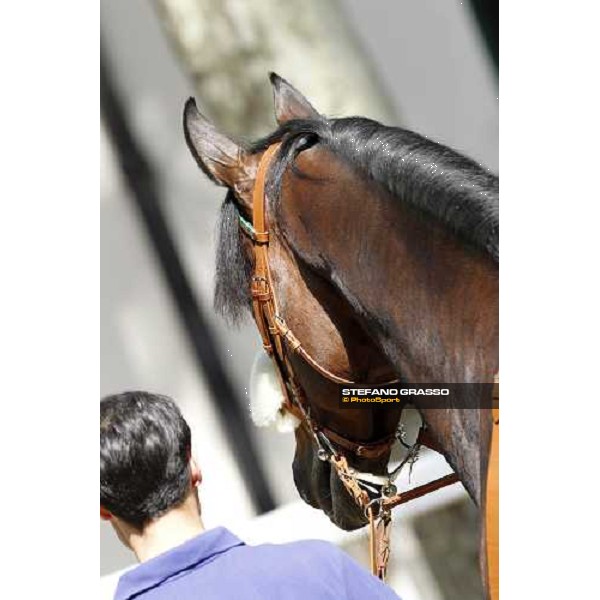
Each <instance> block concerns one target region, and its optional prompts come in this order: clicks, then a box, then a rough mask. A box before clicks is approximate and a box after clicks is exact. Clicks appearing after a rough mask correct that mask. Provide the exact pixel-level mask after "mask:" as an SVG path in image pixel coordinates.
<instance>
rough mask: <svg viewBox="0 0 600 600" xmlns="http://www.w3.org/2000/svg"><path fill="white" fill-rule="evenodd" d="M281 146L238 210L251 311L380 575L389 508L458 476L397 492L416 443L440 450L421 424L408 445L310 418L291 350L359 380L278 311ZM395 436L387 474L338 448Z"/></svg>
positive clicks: (291, 405)
mask: <svg viewBox="0 0 600 600" xmlns="http://www.w3.org/2000/svg"><path fill="white" fill-rule="evenodd" d="M279 146H280V143H276V144H273V145H271V146H269V147H268V148H267V150H266V151H265V153H264V154H263V156H262V157H261V160H260V163H259V166H258V172H257V175H256V181H255V185H254V190H253V196H252V204H253V207H252V208H253V210H252V221H253V222H252V223H250V222H249V221H247V220H246V219H245V218H244V217H242V216H241V215H239V223H240V227H241V229H242V231H243V232H244V233H245V234H246V235H247V236H248V237H249V238H250V239H251V240H252V246H253V250H254V259H255V260H254V272H253V275H252V280H251V294H252V312H253V315H254V320H255V322H256V325H257V327H258V330H259V332H260V336H261V338H262V342H263V348H264V350H265V352H266V353H267V354H268V355H269V356H270V357H271V358H272V360H273V361H274V362H275V365H276V371H277V374H278V377H279V381H280V384H281V387H282V390H283V393H284V399H285V400H284V408H285V410H287V411H289V412H291V413H292V414H293V415H294V416H296V417H297V418H298V419H299V421H300V423H301V424H302V426H303V427H304V428H305V429H306V430H307V432H308V433H309V434H310V435H311V436H312V438H313V441H314V443H315V445H316V447H317V453H318V457H319V459H320V460H322V461H325V462H329V463H330V464H331V465H332V466H333V467H334V468H335V470H336V473H337V475H338V477H339V478H340V480H341V481H342V483H343V484H344V486H345V488H346V489H347V491H348V492H349V493H350V495H351V496H352V497H353V499H354V501H355V502H356V504H357V505H358V506H359V507H360V508H361V509H362V510H363V512H364V514H365V516H366V517H367V518H368V519H369V532H370V550H371V570H372V572H373V574H374V575H376V576H377V577H379V578H380V579H382V580H384V579H385V573H386V569H387V563H388V560H389V555H390V525H391V520H392V519H391V511H392V509H393V508H395V507H396V506H399V505H400V504H404V503H406V502H409V501H410V500H414V499H415V498H419V497H421V496H424V495H425V494H429V493H431V492H433V491H435V490H438V489H440V488H442V487H445V486H448V485H451V484H454V483H456V482H458V481H459V479H458V476H457V475H456V474H454V473H452V474H450V475H446V476H444V477H441V478H439V479H436V480H434V481H432V482H429V483H427V484H424V485H421V486H418V487H415V488H413V489H410V490H407V491H405V492H402V493H398V492H397V489H396V486H395V485H394V480H395V479H396V477H397V476H398V475H399V473H400V470H401V469H402V467H403V466H404V465H405V464H407V463H412V462H414V461H415V460H416V458H417V456H418V451H419V448H420V446H421V445H425V446H427V447H429V448H431V449H433V450H435V451H437V452H439V451H440V449H439V447H438V446H437V444H435V443H434V441H433V440H432V439H431V438H430V437H429V436H428V434H427V431H426V430H425V428H424V426H421V429H420V431H419V435H418V437H417V440H416V442H415V443H414V444H413V445H412V446H407V445H406V444H404V441H403V439H402V431H401V430H400V429H399V430H398V431H397V432H395V433H394V434H391V435H389V436H387V437H385V438H382V439H379V440H376V441H374V442H368V443H365V442H357V441H354V440H351V439H349V438H347V437H345V436H343V435H341V434H339V433H337V432H335V431H333V430H331V429H329V428H327V427H324V426H322V425H319V423H317V422H316V421H315V420H314V419H313V418H312V416H311V412H310V406H309V404H308V403H307V401H306V397H305V394H304V391H303V389H302V387H301V386H300V385H299V384H298V382H297V379H296V376H295V374H294V370H293V368H292V365H291V363H290V360H289V353H295V354H298V355H299V356H300V357H302V359H303V360H304V361H306V363H308V364H309V365H310V366H311V367H312V368H313V369H314V370H315V371H316V372H317V373H319V374H320V375H322V376H323V377H325V378H326V379H329V380H330V381H333V382H335V383H338V384H348V385H355V384H357V382H355V381H351V380H349V379H346V378H344V377H340V376H338V375H336V374H335V373H332V372H331V371H329V370H328V369H326V368H325V367H323V366H322V365H320V364H319V363H318V362H317V361H316V360H315V359H314V358H313V357H312V356H311V355H310V354H309V353H308V351H306V350H305V349H304V348H303V346H302V344H301V342H300V341H299V340H298V338H297V337H296V336H295V335H294V334H293V332H292V331H291V329H290V327H289V326H288V325H287V323H286V322H285V319H284V318H283V317H282V316H281V314H280V313H279V308H278V304H277V299H276V297H275V294H274V290H273V286H272V279H271V272H270V268H269V257H268V249H269V228H268V224H267V221H266V214H265V212H266V194H265V181H266V177H267V173H268V170H269V166H270V164H271V161H272V160H273V158H274V156H275V153H276V152H277V150H278V148H279ZM397 381H398V379H395V380H392V381H388V382H385V383H382V382H380V383H377V384H376V385H385V384H386V383H395V382H397ZM365 385H368V384H365ZM371 385H373V384H371ZM396 440H399V441H400V442H401V443H402V444H403V445H404V446H406V447H408V448H409V450H408V455H407V457H406V458H405V459H404V460H403V461H402V463H401V464H400V465H399V467H397V468H396V469H395V470H394V471H393V472H392V473H388V474H387V475H375V474H373V473H362V472H360V471H357V470H356V469H353V468H352V467H350V465H349V464H348V460H347V458H346V456H345V455H344V454H343V452H342V451H345V452H348V453H350V454H353V455H354V456H357V457H360V458H367V459H377V458H381V457H383V456H385V455H387V454H389V453H390V452H391V449H392V446H393V444H394V443H395V441H396ZM489 487H490V486H488V491H489Z"/></svg>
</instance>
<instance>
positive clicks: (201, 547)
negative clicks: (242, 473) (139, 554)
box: [114, 527, 244, 600]
mask: <svg viewBox="0 0 600 600" xmlns="http://www.w3.org/2000/svg"><path fill="white" fill-rule="evenodd" d="M242 545H244V542H242V541H241V540H240V539H239V538H237V537H236V536H235V535H233V533H231V532H230V531H229V530H227V529H225V527H216V528H215V529H209V530H208V531H204V532H203V533H201V534H200V535H198V536H196V537H194V538H192V539H191V540H188V541H187V542H184V543H183V544H181V545H180V546H176V547H175V548H173V549H172V550H168V551H167V552H164V553H163V554H159V555H158V556H155V557H154V558H151V559H150V560H147V561H145V562H143V563H141V564H140V565H138V566H137V567H135V568H134V569H132V570H131V571H128V572H127V573H124V574H123V575H122V576H121V578H120V579H119V584H118V585H117V591H116V592H115V597H114V600H127V599H128V598H132V597H133V596H135V595H136V594H139V593H141V592H144V591H146V590H148V589H150V588H153V587H156V586H158V585H160V584H161V583H163V582H164V581H165V580H167V579H169V578H170V577H172V576H173V575H175V574H177V573H179V572H181V571H185V570H186V569H190V568H192V567H194V566H196V565H199V564H200V563H202V562H204V561H205V560H207V559H209V558H211V557H213V556H216V555H217V554H221V553H222V552H226V551H227V550H230V549H231V548H233V547H235V546H242Z"/></svg>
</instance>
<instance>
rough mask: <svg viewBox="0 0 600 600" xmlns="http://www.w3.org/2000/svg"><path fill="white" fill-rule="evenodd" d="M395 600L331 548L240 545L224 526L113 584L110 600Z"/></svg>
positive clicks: (326, 545)
mask: <svg viewBox="0 0 600 600" xmlns="http://www.w3.org/2000/svg"><path fill="white" fill-rule="evenodd" d="M133 598H136V599H137V598H140V599H142V598H143V599H145V600H167V599H168V600H216V599H219V600H346V599H347V600H365V599H367V598H376V599H379V598H381V599H382V600H398V596H396V594H395V593H394V592H393V591H392V590H391V588H389V587H388V586H386V585H385V584H383V583H381V581H379V580H378V579H377V578H376V577H373V575H371V574H370V573H369V572H368V571H366V570H365V569H363V567H361V566H360V565H358V564H357V563H356V562H354V561H353V560H352V559H351V558H350V557H349V556H348V555H346V554H345V553H344V552H342V551H341V550H338V548H336V547H335V546H333V545H332V544H329V543H327V542H320V541H302V542H293V543H291V544H281V545H273V544H263V545H260V546H246V544H244V542H242V541H241V540H240V539H238V538H237V537H236V536H235V535H233V534H232V533H231V532H230V531H228V530H227V529H225V528H224V527H217V528H216V529H211V530H209V531H205V532H204V533H201V534H200V535H199V536H197V537H195V538H192V539H191V540H188V541H187V542H185V543H184V544H181V545H180V546H177V547H176V548H173V550H169V551H168V552H165V553H164V554H160V555H159V556H156V557H155V558H152V559H150V560H148V561H146V562H144V563H141V564H140V565H138V566H137V567H135V568H134V569H132V570H131V571H128V572H127V573H125V574H123V575H122V576H121V578H120V579H119V584H118V586H117V591H116V592H115V600H130V599H131V600H132V599H133Z"/></svg>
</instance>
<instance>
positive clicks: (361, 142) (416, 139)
mask: <svg viewBox="0 0 600 600" xmlns="http://www.w3.org/2000/svg"><path fill="white" fill-rule="evenodd" d="M275 142H281V147H280V149H279V152H278V154H277V156H276V158H275V160H274V162H273V165H272V167H271V172H270V174H269V182H268V193H269V196H270V198H271V199H272V200H275V201H276V200H277V198H278V197H279V192H280V188H281V181H282V178H283V174H284V173H285V171H286V170H287V169H288V168H291V169H294V168H295V167H294V160H295V158H296V156H297V155H298V153H299V152H301V151H302V150H303V149H304V148H306V147H308V146H310V145H312V144H314V143H320V144H324V145H325V146H327V147H328V148H329V149H330V150H331V151H332V152H334V153H335V154H336V155H337V156H339V157H340V158H342V159H343V160H345V161H346V162H347V163H348V164H349V165H350V166H351V167H353V168H354V169H356V171H357V172H359V173H361V174H362V175H363V176H365V177H368V178H370V179H372V180H373V181H376V182H377V183H379V184H381V185H383V186H384V187H385V188H387V189H388V190H389V191H390V192H391V193H392V194H393V195H394V196H396V197H397V198H398V199H399V200H400V201H402V202H406V203H408V204H410V205H412V206H414V207H415V208H417V209H419V210H422V211H424V212H426V213H428V214H429V215H431V216H432V217H434V218H436V219H438V220H440V221H441V222H442V223H444V224H445V225H446V226H447V227H449V228H450V229H452V230H453V231H454V232H455V233H456V234H458V235H459V236H460V237H461V238H462V239H464V240H465V241H466V242H467V243H470V244H473V245H475V246H476V247H478V248H480V249H482V250H484V251H485V252H487V253H488V254H489V255H490V256H491V257H492V258H493V259H494V260H495V261H498V256H499V249H498V230H499V227H498V220H499V214H498V178H497V177H496V176H495V175H493V174H491V173H489V172H487V171H486V170H485V169H483V168H482V167H480V166H479V165H478V164H477V163H476V162H474V161H473V160H471V159H469V158H467V157H465V156H463V155H462V154H459V153H458V152H456V151H455V150H452V149H451V148H448V147H447V146H444V145H442V144H438V143H436V142H432V141H430V140H428V139H427V138H424V137H423V136H421V135H419V134H417V133H414V132H412V131H408V130H406V129H402V128H400V127H387V126H385V125H381V124H380V123H378V122H377V121H373V120H371V119H366V118H363V117H349V118H343V119H325V118H322V119H310V120H294V121H288V122H287V123H284V124H283V125H282V126H281V127H279V128H278V129H277V130H276V131H275V132H273V133H272V134H270V135H269V136H267V137H265V138H263V139H261V140H259V141H257V142H255V143H254V144H252V145H250V146H249V148H248V151H250V152H252V153H257V152H261V151H263V150H265V149H266V148H267V147H268V146H270V145H271V144H273V143H275ZM240 236H241V234H240V231H239V226H238V223H237V210H236V208H235V203H234V200H233V196H232V192H230V193H228V195H227V197H226V199H225V202H224V203H223V207H222V210H221V221H220V235H219V243H218V250H217V252H218V254H217V276H216V289H215V308H216V309H217V311H218V312H220V313H221V314H222V315H223V316H225V317H226V318H228V320H229V321H232V322H237V321H238V320H239V319H240V318H241V316H242V315H243V314H244V312H245V309H246V308H247V307H248V306H249V305H250V296H249V281H250V264H249V261H248V258H247V257H246V256H245V255H244V253H243V250H242V247H241V237H240Z"/></svg>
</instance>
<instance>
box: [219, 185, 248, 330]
mask: <svg viewBox="0 0 600 600" xmlns="http://www.w3.org/2000/svg"><path fill="white" fill-rule="evenodd" d="M242 235H243V234H242V232H241V230H240V226H239V212H238V208H237V206H236V203H235V196H234V193H233V191H232V190H229V191H228V192H227V195H226V196H225V200H224V201H223V204H222V205H221V214H220V217H219V224H218V236H217V250H216V252H217V255H216V272H215V293H214V307H215V310H216V311H217V313H219V314H220V315H221V316H222V317H223V318H224V319H225V320H226V321H227V322H228V323H229V324H230V325H234V326H235V325H239V324H240V323H241V322H242V321H243V320H244V318H245V316H246V315H247V314H248V311H249V308H250V303H251V296H250V278H251V277H252V264H251V261H250V258H249V257H248V256H247V255H246V253H245V252H244V248H243V245H242Z"/></svg>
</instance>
